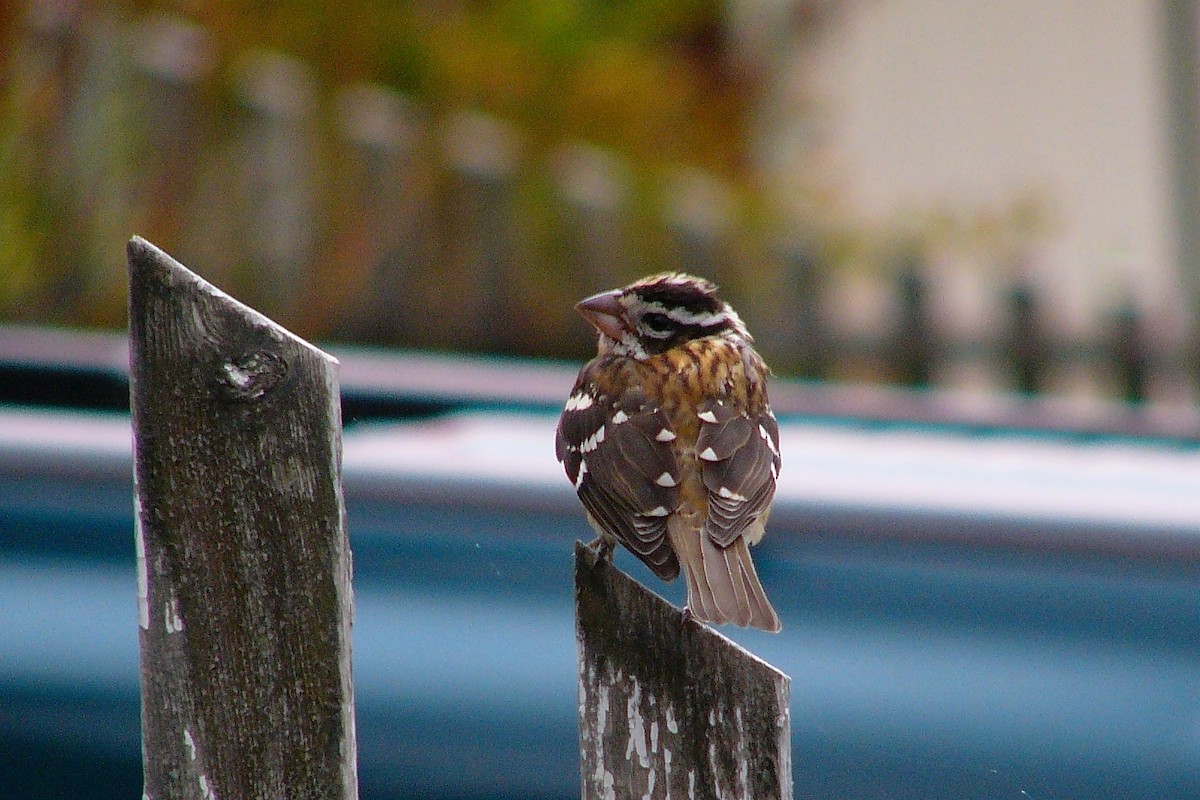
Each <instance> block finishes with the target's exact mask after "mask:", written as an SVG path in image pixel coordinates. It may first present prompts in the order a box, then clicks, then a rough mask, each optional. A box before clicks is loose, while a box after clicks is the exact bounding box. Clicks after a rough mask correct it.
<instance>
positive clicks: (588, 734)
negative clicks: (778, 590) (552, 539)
mask: <svg viewBox="0 0 1200 800" xmlns="http://www.w3.org/2000/svg"><path fill="white" fill-rule="evenodd" d="M575 620H576V622H575V625H576V637H577V639H578V654H579V730H580V749H581V762H580V769H581V777H582V784H583V798H584V800H602V799H604V800H621V799H622V798H667V797H672V798H713V799H714V800H716V799H718V798H720V799H721V800H724V799H725V798H739V799H740V798H756V800H757V799H764V800H765V798H779V799H780V800H790V798H791V797H792V774H791V770H792V768H791V729H790V717H789V713H788V695H789V679H788V677H787V676H786V675H784V674H783V673H782V672H780V671H779V670H777V669H775V668H774V667H772V666H771V665H770V664H767V663H766V662H764V661H762V660H761V659H759V658H757V657H756V656H754V655H752V654H751V653H749V652H747V651H746V650H744V649H743V648H741V647H739V646H738V645H737V644H735V643H733V642H732V641H730V640H729V639H727V638H725V637H724V636H722V635H721V634H719V633H717V632H716V631H714V630H713V629H711V628H709V627H707V626H704V625H701V624H699V623H697V622H696V621H694V620H688V621H686V622H685V621H684V618H683V615H682V613H681V612H680V611H679V610H678V609H676V608H674V607H673V606H671V605H670V604H669V603H667V602H666V601H665V600H663V599H662V598H660V597H658V596H657V595H655V594H653V593H651V592H650V591H649V590H647V589H646V588H645V587H643V586H641V585H640V584H638V583H637V582H636V581H634V580H633V579H632V578H630V577H629V576H628V575H625V574H624V573H622V572H621V571H620V570H617V569H615V568H614V567H613V566H612V565H611V564H608V563H606V562H603V561H599V562H598V561H597V559H596V556H595V554H594V553H593V552H592V551H591V550H589V549H588V548H587V547H585V546H584V545H582V544H578V543H577V544H576V547H575Z"/></svg>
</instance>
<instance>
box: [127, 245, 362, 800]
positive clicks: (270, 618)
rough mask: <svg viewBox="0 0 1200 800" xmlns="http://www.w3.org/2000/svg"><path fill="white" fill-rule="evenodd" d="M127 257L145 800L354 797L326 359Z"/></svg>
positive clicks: (193, 286)
mask: <svg viewBox="0 0 1200 800" xmlns="http://www.w3.org/2000/svg"><path fill="white" fill-rule="evenodd" d="M128 259H129V275H130V319H129V323H130V373H131V399H132V406H133V431H134V468H135V481H136V500H137V554H138V617H139V625H140V631H139V634H140V637H139V638H140V640H141V675H142V754H143V764H144V769H145V792H144V795H145V796H146V797H153V798H172V799H173V800H182V799H184V798H195V800H214V798H222V800H225V798H239V800H251V798H282V797H321V798H336V799H337V800H353V798H355V797H356V796H357V771H356V764H355V762H356V747H355V733H354V704H353V702H354V700H353V698H354V690H353V682H352V679H351V669H350V619H351V605H352V599H351V588H350V549H349V545H348V542H347V538H346V527H345V512H344V508H343V504H342V494H341V420H340V413H339V406H338V381H337V376H336V372H335V367H336V362H335V361H334V360H333V359H332V358H331V357H329V356H327V355H326V354H324V353H322V352H321V351H320V350H317V349H316V348H314V347H312V346H311V345H309V344H308V343H306V342H304V341H302V340H300V339H298V338H296V337H295V336H293V335H292V334H290V333H288V332H287V331H286V330H284V329H283V328H281V327H279V326H278V325H276V324H275V323H274V322H272V321H270V320H269V319H267V318H266V317H263V316H262V315H260V314H258V313H257V312H255V311H253V310H251V309H249V308H247V307H246V306H244V305H242V304H241V303H239V302H237V301H236V300H234V299H232V298H231V297H229V296H228V295H226V294H224V293H222V292H221V291H219V290H217V289H216V288H215V287H213V286H212V285H211V284H209V283H207V282H205V281H203V280H202V279H200V278H199V277H198V276H196V275H195V274H193V273H191V272H189V271H188V270H187V269H186V268H184V267H183V266H182V265H181V264H179V263H178V262H177V261H175V260H174V259H172V258H171V257H170V256H168V255H166V254H165V253H163V252H162V251H161V250H159V249H157V248H156V247H154V246H153V245H151V244H149V243H148V242H146V241H144V240H142V239H137V238H135V239H133V240H132V241H131V242H130V243H129V247H128Z"/></svg>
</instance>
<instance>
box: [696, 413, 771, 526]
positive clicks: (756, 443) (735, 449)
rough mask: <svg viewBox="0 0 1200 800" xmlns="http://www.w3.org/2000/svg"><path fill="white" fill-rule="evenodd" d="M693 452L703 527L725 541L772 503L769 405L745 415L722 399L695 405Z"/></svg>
mask: <svg viewBox="0 0 1200 800" xmlns="http://www.w3.org/2000/svg"><path fill="white" fill-rule="evenodd" d="M700 420H701V423H702V424H701V427H700V435H699V437H698V438H697V442H696V453H697V455H698V456H699V458H700V464H701V468H700V475H701V479H702V480H703V481H704V486H705V488H706V489H707V490H708V519H707V520H706V524H705V529H706V531H707V532H708V535H709V537H710V538H711V539H712V540H713V541H714V542H715V543H717V544H718V545H720V546H721V547H728V546H729V545H730V544H731V543H732V542H733V541H734V540H735V539H737V537H738V536H740V535H741V534H742V533H743V532H744V531H745V530H746V529H747V528H748V527H749V526H750V525H752V524H753V523H754V521H755V520H757V519H758V518H759V516H760V515H762V514H763V513H764V512H766V511H767V509H768V508H769V507H770V505H771V499H772V498H773V497H774V496H775V482H776V479H777V478H778V476H779V467H780V458H779V425H778V423H777V422H776V421H775V415H774V414H772V413H771V410H770V408H769V407H767V408H765V409H764V410H763V411H762V412H761V413H759V414H754V415H749V414H744V413H741V412H739V411H736V410H735V409H733V408H732V407H731V406H730V405H729V404H727V403H724V402H723V401H721V400H712V401H710V402H709V403H707V404H706V405H705V406H704V407H703V408H702V409H701V411H700Z"/></svg>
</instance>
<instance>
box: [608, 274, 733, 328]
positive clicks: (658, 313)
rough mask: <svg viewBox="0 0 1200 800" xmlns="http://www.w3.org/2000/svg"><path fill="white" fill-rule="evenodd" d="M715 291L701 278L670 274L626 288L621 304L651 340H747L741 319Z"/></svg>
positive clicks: (714, 287) (708, 282)
mask: <svg viewBox="0 0 1200 800" xmlns="http://www.w3.org/2000/svg"><path fill="white" fill-rule="evenodd" d="M716 292H717V287H716V286H715V285H714V284H713V283H711V282H710V281H707V280H705V279H704V278H698V277H696V276H694V275H687V274H685V273H682V272H669V273H663V274H660V275H653V276H651V277H649V278H644V279H643V280H640V281H638V282H637V283H634V284H631V285H629V286H628V287H626V289H625V291H624V292H623V293H622V298H621V303H622V304H623V305H625V307H626V309H627V310H628V313H629V315H630V317H631V318H632V319H633V321H634V322H635V323H636V324H637V326H638V330H639V332H641V333H642V334H643V335H644V336H647V337H649V338H651V339H664V340H665V339H672V338H676V337H680V336H682V337H683V338H697V337H700V336H711V335H714V334H718V333H721V332H722V331H731V332H734V333H736V334H738V335H740V336H742V337H743V338H745V339H747V340H750V338H751V337H750V334H749V333H748V332H747V331H746V326H745V325H744V324H743V323H742V320H741V317H739V316H738V314H737V312H736V311H734V310H733V309H732V308H731V307H730V306H729V305H728V304H727V303H725V302H724V301H722V300H721V299H720V298H718V297H717V294H716Z"/></svg>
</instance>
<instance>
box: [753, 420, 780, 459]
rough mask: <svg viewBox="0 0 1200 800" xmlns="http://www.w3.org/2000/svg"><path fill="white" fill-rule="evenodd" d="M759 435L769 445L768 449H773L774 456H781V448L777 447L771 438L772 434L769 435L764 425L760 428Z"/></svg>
mask: <svg viewBox="0 0 1200 800" xmlns="http://www.w3.org/2000/svg"><path fill="white" fill-rule="evenodd" d="M758 435H759V436H761V437H762V438H763V441H765V442H766V443H767V447H769V448H771V453H772V454H773V455H779V448H778V447H776V446H775V440H774V439H772V438H771V434H769V433H767V429H766V428H764V427H763V426H762V425H759V426H758Z"/></svg>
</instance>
